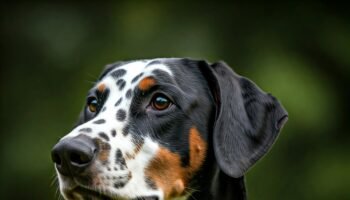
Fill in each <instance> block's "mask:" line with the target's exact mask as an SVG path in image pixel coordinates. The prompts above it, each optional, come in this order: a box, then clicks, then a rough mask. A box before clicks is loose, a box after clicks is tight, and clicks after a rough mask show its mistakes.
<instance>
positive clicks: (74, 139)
mask: <svg viewBox="0 0 350 200" xmlns="http://www.w3.org/2000/svg"><path fill="white" fill-rule="evenodd" d="M287 119H288V114H287V112H286V110H285V109H284V108H283V107H282V105H281V104H280V103H279V101H278V100H277V99H276V98H275V97H273V96H272V95H270V94H268V93H265V92H263V91H262V90H261V89H260V88H258V86H256V85H255V84H254V83H253V82H252V81H250V80H249V79H247V78H245V77H242V76H239V75H237V74H236V73H235V72H234V71H233V70H232V69H231V68H230V67H229V66H228V65H227V64H226V63H224V62H217V63H213V64H209V63H208V62H207V61H203V60H193V59H188V58H160V59H150V60H136V61H127V62H117V63H114V64H110V65H107V66H106V68H105V70H104V71H103V72H102V74H101V76H100V78H99V79H98V81H97V82H96V84H95V85H94V86H93V87H92V89H91V90H90V91H89V92H88V95H87V99H86V105H85V106H84V109H83V111H82V112H81V114H80V118H79V121H78V123H77V125H76V127H75V128H74V129H73V130H72V131H71V132H70V133H68V134H67V135H66V136H64V137H63V138H61V139H60V141H59V142H58V143H57V144H56V145H55V146H54V147H53V149H52V152H51V156H52V160H53V162H54V164H55V169H56V173H57V177H58V181H59V188H60V193H61V195H62V196H63V198H64V199H67V200H112V199H132V200H137V199H140V200H141V199H146V200H173V199H188V200H244V199H246V198H247V197H246V196H247V195H246V190H245V183H244V174H245V173H246V172H247V170H248V169H250V168H251V167H252V165H254V164H255V163H256V162H257V161H258V160H259V159H260V158H261V157H262V156H263V155H264V154H266V153H267V151H268V150H269V149H270V148H271V146H272V144H273V143H274V141H275V140H276V138H277V136H278V134H279V132H280V130H281V128H282V127H283V125H284V124H285V122H286V121H287Z"/></svg>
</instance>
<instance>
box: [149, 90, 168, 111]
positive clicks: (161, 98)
mask: <svg viewBox="0 0 350 200" xmlns="http://www.w3.org/2000/svg"><path fill="white" fill-rule="evenodd" d="M170 105H171V101H170V100H169V99H168V98H167V97H166V96H165V95H162V94H156V95H154V97H153V99H152V102H151V106H152V108H153V109H155V110H165V109H167V108H168V107H169V106H170Z"/></svg>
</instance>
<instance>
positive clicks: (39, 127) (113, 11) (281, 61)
mask: <svg viewBox="0 0 350 200" xmlns="http://www.w3.org/2000/svg"><path fill="white" fill-rule="evenodd" d="M327 2H330V1H323V2H318V3H305V2H304V3H297V2H294V3H274V4H269V3H266V2H264V3H224V2H221V3H218V2H216V3H214V1H213V2H212V3H206V2H204V1H201V2H189V1H166V2H165V1H159V2H156V1H124V2H121V1H111V2H110V3H100V2H99V3H97V1H96V2H95V3H92V2H91V3H89V2H84V3H76V4H74V3H72V4H63V3H59V4H58V3H57V4H55V3H45V2H41V3H40V2H38V3H29V2H27V3H18V4H15V3H1V8H0V16H1V31H0V36H1V37H0V38H1V61H0V63H1V75H0V76H1V80H0V81H1V88H0V89H1V112H0V113H1V120H0V121H1V138H0V162H1V164H0V198H1V199H33V200H34V199H35V200H42V199H43V200H44V199H52V200H53V199H57V195H55V191H56V186H55V184H53V185H52V180H53V176H54V169H53V165H52V163H51V159H50V149H51V148H52V146H53V145H54V144H55V143H56V141H57V140H58V139H59V138H60V137H62V136H63V135H65V134H66V133H67V132H69V131H70V129H71V128H72V126H73V124H74V122H75V120H76V119H77V117H78V114H79V111H80V109H81V108H82V106H83V104H84V101H85V95H86V92H87V90H88V89H89V88H90V87H91V86H92V82H93V81H94V80H95V79H96V78H97V77H98V75H99V74H100V71H101V70H102V69H103V67H104V65H106V64H107V63H112V62H114V61H117V60H128V59H139V58H153V57H192V58H198V59H206V60H208V61H210V62H214V61H217V60H224V61H226V62H227V63H228V64H229V65H230V66H232V67H233V68H234V70H235V71H236V72H238V73H239V74H242V75H244V76H247V77H249V78H251V79H252V80H254V81H255V82H256V83H257V84H258V85H259V86H261V87H262V88H263V89H264V90H265V91H268V92H271V93H272V94H273V95H275V96H276V97H278V98H279V99H280V101H281V102H282V103H283V105H284V106H285V107H286V109H287V110H288V111H289V121H288V123H287V124H286V126H285V127H284V130H283V131H282V133H281V135H280V137H279V139H278V141H277V143H276V144H275V145H274V147H273V149H272V150H271V151H270V153H269V154H268V155H267V156H266V157H264V159H263V160H262V161H260V162H259V163H258V164H257V165H256V166H255V167H254V168H253V169H251V170H250V171H249V172H248V174H247V176H246V179H247V186H248V192H249V196H250V199H252V200H255V199H258V200H280V199H285V200H295V199H299V200H302V199H318V200H323V199H324V200H326V199H327V200H328V199H337V200H342V199H350V159H349V158H350V156H349V153H350V142H349V141H350V140H349V139H350V132H349V122H348V119H349V118H348V116H349V114H348V113H349V111H350V109H349V96H348V95H349V82H350V79H349V75H350V12H349V6H348V5H347V4H337V5H335V4H332V3H327Z"/></svg>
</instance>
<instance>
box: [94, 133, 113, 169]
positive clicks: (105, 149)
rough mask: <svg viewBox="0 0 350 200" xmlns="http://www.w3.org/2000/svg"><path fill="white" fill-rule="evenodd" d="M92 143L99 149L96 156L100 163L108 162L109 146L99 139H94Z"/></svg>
mask: <svg viewBox="0 0 350 200" xmlns="http://www.w3.org/2000/svg"><path fill="white" fill-rule="evenodd" d="M94 142H95V143H96V144H97V145H98V147H99V148H100V152H99V154H98V159H99V160H100V161H101V162H102V164H105V163H107V162H108V157H109V153H110V151H111V145H110V144H108V143H106V142H103V141H102V140H101V139H99V138H95V139H94Z"/></svg>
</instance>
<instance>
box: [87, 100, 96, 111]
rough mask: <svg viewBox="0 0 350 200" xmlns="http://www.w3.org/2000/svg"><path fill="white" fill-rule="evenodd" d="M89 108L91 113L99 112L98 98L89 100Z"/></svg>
mask: <svg viewBox="0 0 350 200" xmlns="http://www.w3.org/2000/svg"><path fill="white" fill-rule="evenodd" d="M87 106H88V108H89V111H90V112H93V113H94V112H96V111H97V106H98V101H97V99H96V97H90V98H88V100H87Z"/></svg>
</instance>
